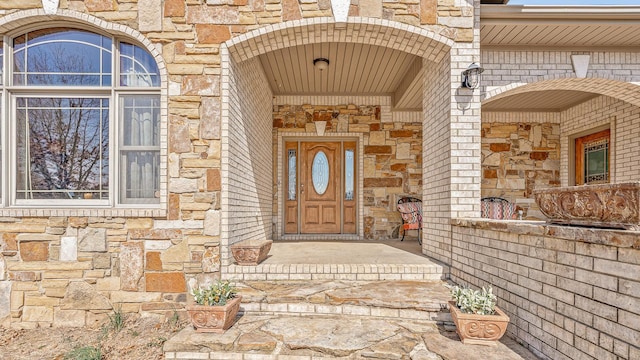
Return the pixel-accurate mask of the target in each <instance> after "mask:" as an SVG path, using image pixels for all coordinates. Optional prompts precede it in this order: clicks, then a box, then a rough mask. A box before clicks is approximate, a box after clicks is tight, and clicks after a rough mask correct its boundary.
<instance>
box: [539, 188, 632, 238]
mask: <svg viewBox="0 0 640 360" xmlns="http://www.w3.org/2000/svg"><path fill="white" fill-rule="evenodd" d="M533 195H534V197H535V199H536V203H537V204H538V206H539V207H540V211H542V213H544V214H545V215H546V216H547V217H548V218H549V220H548V222H549V223H554V224H566V225H579V226H589V227H604V228H617V229H627V230H640V205H639V199H640V183H638V182H635V183H621V184H599V185H581V186H567V187H558V188H550V189H536V190H534V191H533Z"/></svg>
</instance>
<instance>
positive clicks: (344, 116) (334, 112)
mask: <svg viewBox="0 0 640 360" xmlns="http://www.w3.org/2000/svg"><path fill="white" fill-rule="evenodd" d="M317 121H326V130H325V133H324V136H326V137H331V135H332V134H336V133H362V134H363V142H364V144H363V145H364V153H363V154H360V156H362V158H363V161H364V174H361V175H360V176H361V177H362V178H363V183H364V186H363V187H364V188H363V191H364V194H363V195H364V196H363V199H364V204H363V212H364V214H363V216H362V217H361V218H362V219H363V221H364V238H366V239H376V240H385V239H392V238H397V237H398V236H399V227H400V224H402V219H401V218H400V215H399V213H398V211H397V209H396V203H397V200H398V199H399V198H400V197H402V196H405V195H409V196H414V197H421V195H420V192H421V190H422V149H421V143H422V124H420V123H410V122H405V123H392V122H383V121H382V119H381V108H380V106H379V105H359V106H357V105H353V104H351V105H338V106H329V105H279V106H274V112H273V127H274V129H276V130H277V131H279V132H280V133H282V134H284V135H286V133H287V132H289V133H300V132H306V133H308V134H311V135H315V134H316V122H317ZM276 147H277V144H274V148H276ZM276 173H279V172H276Z"/></svg>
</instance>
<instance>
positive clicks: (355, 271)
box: [224, 259, 449, 281]
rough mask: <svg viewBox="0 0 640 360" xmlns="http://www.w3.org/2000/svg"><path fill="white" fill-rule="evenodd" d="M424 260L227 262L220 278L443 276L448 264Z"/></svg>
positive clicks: (301, 278) (419, 278)
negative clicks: (385, 262) (227, 264)
mask: <svg viewBox="0 0 640 360" xmlns="http://www.w3.org/2000/svg"><path fill="white" fill-rule="evenodd" d="M424 262H425V263H424V264H268V263H267V264H259V265H257V266H239V265H230V266H227V267H226V269H224V272H225V273H224V278H225V279H229V280H234V281H278V280H360V281H375V280H427V281H429V280H445V279H447V278H448V277H449V267H448V266H446V265H442V264H440V263H438V262H436V261H434V260H431V259H427V260H424Z"/></svg>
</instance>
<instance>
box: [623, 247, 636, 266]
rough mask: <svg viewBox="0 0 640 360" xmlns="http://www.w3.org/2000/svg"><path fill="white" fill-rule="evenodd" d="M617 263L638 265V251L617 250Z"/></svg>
mask: <svg viewBox="0 0 640 360" xmlns="http://www.w3.org/2000/svg"><path fill="white" fill-rule="evenodd" d="M618 261H622V262H626V263H630V264H639V265H640V250H638V249H629V248H618Z"/></svg>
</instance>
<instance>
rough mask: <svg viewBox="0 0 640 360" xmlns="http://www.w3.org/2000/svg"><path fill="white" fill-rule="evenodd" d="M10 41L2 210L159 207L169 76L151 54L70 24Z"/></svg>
mask: <svg viewBox="0 0 640 360" xmlns="http://www.w3.org/2000/svg"><path fill="white" fill-rule="evenodd" d="M4 42H5V43H4V46H3V47H2V50H3V51H0V59H1V60H4V61H2V64H3V66H2V70H0V71H1V73H0V74H1V75H2V76H1V79H0V84H1V86H2V105H3V107H2V109H3V111H2V115H3V117H4V120H5V121H4V124H5V127H4V129H5V130H4V131H5V134H2V136H1V137H0V142H1V147H0V149H1V150H2V156H0V159H3V160H4V161H5V162H8V164H5V165H4V166H0V169H2V171H3V174H2V178H4V179H5V181H3V182H2V188H1V189H0V190H1V193H0V196H1V197H2V205H3V206H32V205H38V206H51V207H55V206H76V205H77V206H83V207H84V206H97V207H104V206H109V207H111V206H131V205H128V204H136V205H135V206H140V204H157V203H159V193H160V190H159V188H160V74H159V71H158V66H157V64H156V62H155V60H154V58H153V57H152V56H151V54H149V52H147V51H146V50H144V49H143V48H141V47H140V46H138V45H135V44H132V43H127V42H126V41H125V40H121V39H118V38H115V37H111V36H105V35H102V34H98V33H94V32H90V31H86V30H82V29H75V28H63V27H56V28H47V29H41V30H35V31H30V32H27V33H25V34H21V35H19V36H15V37H13V38H5V39H4ZM3 53H4V55H5V56H4V57H3ZM5 194H6V195H5Z"/></svg>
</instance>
